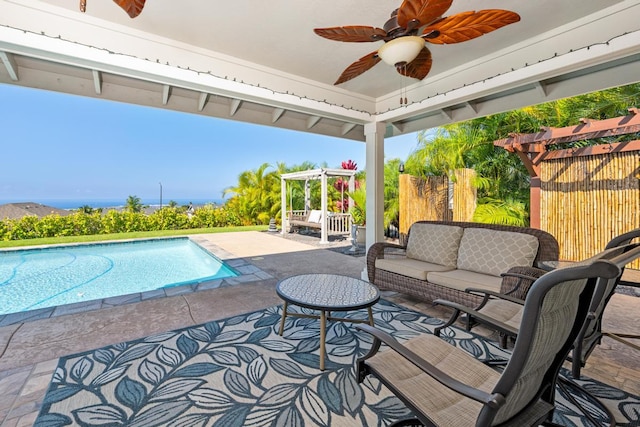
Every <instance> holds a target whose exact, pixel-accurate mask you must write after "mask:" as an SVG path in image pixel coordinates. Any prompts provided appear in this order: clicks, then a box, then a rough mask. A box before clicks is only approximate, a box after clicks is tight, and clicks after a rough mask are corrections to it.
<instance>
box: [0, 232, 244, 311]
mask: <svg viewBox="0 0 640 427" xmlns="http://www.w3.org/2000/svg"><path fill="white" fill-rule="evenodd" d="M237 275H238V274H237V273H236V272H235V271H234V270H233V269H232V268H230V267H229V266H227V265H225V264H224V263H223V262H222V261H220V260H219V259H218V258H216V257H214V256H213V255H211V254H210V253H209V252H207V251H206V250H204V249H203V248H201V247H200V246H199V245H197V244H195V243H193V242H192V241H191V240H189V239H188V238H171V239H153V240H142V241H133V242H118V243H106V244H87V245H74V246H64V247H51V248H41V249H40V248H39V249H29V250H11V251H1V252H0V315H2V314H9V313H17V312H22V311H28V310H35V309H39V308H45V307H54V306H59V305H65V304H71V303H75V302H82V301H90V300H96V299H103V298H110V297H114V296H119V295H127V294H132V293H138V292H146V291H152V290H156V289H161V288H168V287H173V286H180V285H186V284H190V283H200V282H204V281H210V280H215V279H221V278H225V277H234V276H237Z"/></svg>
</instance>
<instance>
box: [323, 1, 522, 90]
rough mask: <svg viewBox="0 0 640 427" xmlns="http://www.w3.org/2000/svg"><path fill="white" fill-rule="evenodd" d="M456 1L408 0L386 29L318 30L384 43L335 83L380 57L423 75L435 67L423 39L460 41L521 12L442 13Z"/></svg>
mask: <svg viewBox="0 0 640 427" xmlns="http://www.w3.org/2000/svg"><path fill="white" fill-rule="evenodd" d="M451 3H453V0H404V1H403V2H402V5H400V7H399V8H398V9H396V10H394V11H393V12H392V13H391V18H390V19H389V20H388V21H387V22H386V23H385V24H384V26H383V28H377V27H370V26H364V25H349V26H344V27H330V28H316V29H314V30H313V31H314V32H315V33H316V34H317V35H319V36H321V37H324V38H327V39H329V40H336V41H341V42H355V43H362V42H375V41H379V40H381V41H384V42H385V44H383V45H382V46H381V47H380V49H378V50H377V51H374V52H371V53H369V54H368V55H366V56H363V57H362V58H360V59H359V60H357V61H356V62H354V63H353V64H351V65H349V66H348V67H347V68H346V69H345V70H344V71H343V72H342V74H341V75H340V77H339V78H338V80H337V81H336V82H335V83H334V84H335V85H338V84H340V83H344V82H346V81H348V80H351V79H353V78H354V77H357V76H359V75H360V74H362V73H364V72H365V71H367V70H369V69H370V68H371V67H373V66H374V65H376V64H377V63H378V62H380V61H381V60H383V61H385V62H386V63H388V64H390V65H394V66H395V67H396V70H397V71H398V73H400V74H402V75H403V76H407V77H413V78H416V79H419V80H422V79H424V78H425V77H426V76H427V74H429V71H430V70H431V63H432V60H431V52H430V51H429V49H427V47H426V46H425V44H424V42H425V41H427V42H429V43H434V44H450V43H460V42H464V41H467V40H471V39H474V38H476V37H480V36H481V35H483V34H487V33H490V32H491V31H493V30H497V29H498V28H501V27H504V26H505V25H509V24H513V23H514V22H518V21H519V20H520V16H519V15H518V14H517V13H515V12H511V11H509V10H501V9H486V10H479V11H477V12H475V11H469V12H461V13H457V14H455V15H452V16H448V17H442V15H443V14H444V13H445V12H446V11H447V10H448V9H449V7H451Z"/></svg>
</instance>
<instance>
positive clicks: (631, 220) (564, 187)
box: [540, 151, 640, 269]
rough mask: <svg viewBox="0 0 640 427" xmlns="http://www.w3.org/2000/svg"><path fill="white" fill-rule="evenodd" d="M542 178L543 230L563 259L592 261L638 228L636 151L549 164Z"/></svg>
mask: <svg viewBox="0 0 640 427" xmlns="http://www.w3.org/2000/svg"><path fill="white" fill-rule="evenodd" d="M540 178H541V191H540V228H542V229H543V230H546V231H548V232H550V233H551V234H553V235H554V236H555V237H556V239H558V243H559V244H560V259H566V260H573V261H576V260H581V259H585V258H588V257H590V256H592V255H594V254H596V253H598V252H599V251H601V250H602V249H603V248H604V247H605V245H606V244H607V242H608V241H609V240H611V238H613V237H615V236H617V235H619V234H622V233H625V232H627V231H629V230H631V229H634V228H637V227H640V152H638V151H629V152H620V153H608V154H598V155H590V156H583V157H568V158H559V159H553V160H546V161H543V162H542V163H541V168H540ZM629 268H633V269H639V268H640V261H636V262H634V263H632V264H631V265H629Z"/></svg>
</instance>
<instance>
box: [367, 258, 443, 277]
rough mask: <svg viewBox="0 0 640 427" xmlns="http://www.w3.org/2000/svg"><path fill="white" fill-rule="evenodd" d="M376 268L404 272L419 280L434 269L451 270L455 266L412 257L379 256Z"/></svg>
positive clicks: (403, 273) (397, 272)
mask: <svg viewBox="0 0 640 427" xmlns="http://www.w3.org/2000/svg"><path fill="white" fill-rule="evenodd" d="M375 265H376V269H378V268H379V269H381V270H386V271H389V272H391V273H396V274H402V275H403V276H409V277H412V278H414V279H418V280H425V281H426V280H427V273H429V272H432V271H449V270H452V269H453V267H448V266H445V265H439V264H433V263H430V262H425V261H419V260H417V259H412V258H379V259H377V260H376V264H375Z"/></svg>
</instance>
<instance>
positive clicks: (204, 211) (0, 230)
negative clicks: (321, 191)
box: [0, 205, 242, 240]
mask: <svg viewBox="0 0 640 427" xmlns="http://www.w3.org/2000/svg"><path fill="white" fill-rule="evenodd" d="M239 225H242V222H241V220H240V218H239V217H238V216H237V215H235V214H234V213H233V212H231V211H229V210H227V209H225V208H224V207H214V206H212V205H206V206H203V207H200V208H198V209H196V211H195V213H194V214H193V215H192V216H191V217H189V216H188V215H187V214H186V213H185V212H184V209H182V208H176V207H164V208H162V209H159V210H157V211H155V212H154V213H152V214H149V215H147V214H144V213H134V212H120V211H115V210H109V211H107V212H106V213H104V214H103V213H100V212H92V213H84V212H82V211H76V212H74V213H72V214H71V215H67V216H60V215H58V214H51V215H47V216H44V217H41V218H38V217H37V216H33V215H29V216H25V217H22V218H20V219H4V220H0V240H24V239H36V238H42V237H61V236H86V235H91V234H111V233H126V232H131V231H158V230H188V229H191V228H208V227H227V226H239Z"/></svg>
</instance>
